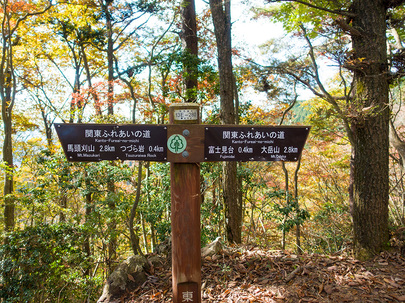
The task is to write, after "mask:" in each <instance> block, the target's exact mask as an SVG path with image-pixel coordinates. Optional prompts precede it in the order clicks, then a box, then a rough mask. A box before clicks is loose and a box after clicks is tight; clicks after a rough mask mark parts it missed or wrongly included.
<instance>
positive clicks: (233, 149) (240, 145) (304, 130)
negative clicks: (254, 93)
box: [204, 126, 309, 161]
mask: <svg viewBox="0 0 405 303" xmlns="http://www.w3.org/2000/svg"><path fill="white" fill-rule="evenodd" d="M308 132H309V128H308V127H252V128H246V127H227V126H224V127H219V126H218V127H206V128H205V147H204V158H205V160H206V161H297V160H298V159H299V157H300V155H301V151H302V149H303V147H304V144H305V141H306V138H307V136H308Z"/></svg>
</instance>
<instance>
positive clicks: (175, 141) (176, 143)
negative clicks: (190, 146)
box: [167, 135, 187, 154]
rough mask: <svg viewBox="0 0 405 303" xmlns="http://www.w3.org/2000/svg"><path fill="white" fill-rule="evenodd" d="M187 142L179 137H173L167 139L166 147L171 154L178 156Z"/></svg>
mask: <svg viewBox="0 0 405 303" xmlns="http://www.w3.org/2000/svg"><path fill="white" fill-rule="evenodd" d="M186 145H187V141H186V139H185V138H184V137H183V136H181V135H173V136H171V137H170V138H169V140H168V142H167V146H168V148H169V150H170V151H171V152H172V153H175V154H179V153H181V152H183V151H184V150H185V149H186Z"/></svg>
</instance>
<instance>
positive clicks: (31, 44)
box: [0, 0, 405, 302]
mask: <svg viewBox="0 0 405 303" xmlns="http://www.w3.org/2000/svg"><path fill="white" fill-rule="evenodd" d="M0 2H1V4H2V7H1V10H0V14H1V17H2V19H1V20H2V31H1V37H0V39H1V41H2V46H1V50H2V56H1V62H0V93H1V101H2V119H3V128H2V132H3V136H2V138H3V141H2V145H3V151H2V156H3V162H2V166H1V168H2V170H3V172H4V178H3V179H2V182H3V188H4V191H3V195H2V200H1V205H2V207H3V208H4V212H3V214H2V215H1V220H0V224H1V229H2V245H1V248H0V259H1V260H0V261H1V269H2V270H1V272H2V276H1V280H0V284H1V286H0V294H1V297H2V298H3V300H4V302H15V301H19V302H23V301H24V302H45V301H52V302H56V301H58V302H73V301H72V298H75V300H74V301H75V302H83V301H88V302H93V301H95V299H96V298H97V297H98V296H99V295H100V291H101V288H102V285H103V283H104V280H105V279H106V277H107V276H108V275H109V273H111V271H112V270H113V269H114V267H115V266H116V265H117V264H118V263H119V262H120V261H122V260H123V259H125V258H126V257H127V256H129V255H132V254H147V253H150V252H152V251H154V250H155V248H156V247H157V246H158V245H159V244H160V243H162V242H165V241H167V239H168V238H169V237H170V179H169V166H168V164H167V163H152V162H150V163H149V162H145V163H140V162H119V161H114V162H100V163H69V162H67V161H66V159H65V157H64V155H63V152H62V150H61V148H60V145H59V143H58V140H57V138H56V137H55V133H54V130H53V127H52V124H53V123H54V122H69V123H149V124H156V123H158V124H164V123H168V107H169V105H170V104H172V103H178V102H183V101H187V100H188V98H189V92H187V91H186V90H185V89H184V85H183V83H184V79H186V78H188V76H189V75H188V73H189V72H190V70H187V69H185V68H184V66H188V67H190V66H194V67H195V68H194V70H193V73H195V74H196V75H197V79H198V81H197V82H198V86H197V89H196V90H195V91H194V92H192V95H193V97H194V98H195V99H196V100H197V102H198V103H199V104H200V105H201V108H202V117H203V123H207V124H208V123H209V124H215V123H217V124H219V123H224V108H223V103H224V101H223V99H222V96H221V85H220V83H221V80H220V77H221V61H217V45H218V46H219V45H220V44H221V41H219V40H218V37H216V35H215V34H216V31H217V30H218V23H217V24H216V23H215V17H214V16H212V15H211V12H214V10H212V8H214V7H213V5H215V4H217V5H221V8H223V12H224V13H225V14H226V13H227V14H228V15H226V16H227V18H230V15H229V14H230V11H229V6H228V5H229V1H223V2H222V1H218V0H216V1H214V0H212V1H209V2H208V1H207V2H204V1H203V2H200V3H199V5H200V6H199V7H198V10H197V12H198V14H197V28H198V49H199V51H198V58H196V57H194V56H191V55H190V54H189V53H188V52H187V51H185V50H184V46H183V44H182V42H184V41H182V40H183V39H182V16H184V15H183V14H182V12H183V8H184V3H183V1H146V0H139V1H132V2H130V1H111V0H99V1H92V0H78V1H68V2H58V3H51V2H47V1H0ZM273 2H274V3H273ZM275 2H280V3H275ZM371 2H373V1H371ZM374 2H378V4H379V6H383V7H384V11H383V12H384V18H383V19H384V20H383V22H384V37H385V38H386V40H381V41H382V42H381V41H380V40H377V42H378V43H379V44H378V46H380V47H381V48H382V49H383V51H384V52H385V55H386V57H385V59H384V60H386V62H385V61H384V62H383V63H381V62H380V61H378V60H377V61H376V59H370V58H369V57H368V56H364V57H363V56H359V55H358V50H357V49H356V47H354V46H356V39H358V37H359V36H362V35H363V34H362V32H359V27H356V26H353V24H354V23H355V22H358V21H357V19H356V18H357V17H358V15H356V14H355V13H353V12H354V11H355V10H356V9H359V8H358V7H356V5H357V6H358V3H359V1H353V2H347V1H338V0H330V1H326V0H319V1H312V2H310V3H305V2H303V1H284V2H283V1H264V2H259V1H258V2H254V3H252V2H251V1H246V3H245V4H244V5H245V9H246V10H249V11H250V12H252V14H253V15H254V16H255V18H258V19H260V20H261V22H262V23H263V22H265V23H269V24H270V23H274V22H279V23H280V24H282V25H283V26H284V31H285V32H284V33H285V37H283V38H277V39H269V40H268V41H267V42H265V43H263V45H261V46H260V49H254V50H252V48H251V47H250V46H249V45H243V44H238V45H234V46H233V48H232V60H233V87H234V93H233V99H232V101H233V106H234V109H233V112H234V114H235V116H236V118H235V123H240V124H260V125H279V124H284V125H292V124H305V125H310V126H311V127H312V129H311V134H310V137H309V140H308V142H307V145H306V147H305V149H304V151H303V155H302V160H301V161H299V162H298V163H278V162H250V163H239V164H237V165H236V166H235V167H236V169H237V171H236V174H237V178H236V183H235V184H236V185H237V186H236V187H234V188H238V190H234V191H235V192H236V193H237V195H238V197H237V198H235V201H236V202H235V203H237V204H238V205H237V208H238V207H239V208H238V209H240V218H235V217H237V216H238V215H234V214H233V213H232V212H230V211H229V205H227V203H229V201H228V202H227V201H225V202H224V199H223V197H224V196H226V186H227V185H226V184H225V181H224V180H225V179H227V178H226V177H227V174H228V171H227V169H226V168H225V167H223V166H222V164H218V163H202V164H201V173H202V184H201V194H202V204H201V230H202V234H201V236H202V239H201V240H202V245H204V244H206V243H208V242H210V241H212V240H214V239H216V238H217V237H221V238H222V239H224V241H229V242H231V243H244V244H250V245H255V246H260V247H263V248H271V249H288V250H297V251H298V252H306V253H324V254H332V253H338V252H339V253H348V254H351V253H352V251H353V249H355V247H356V245H355V244H356V243H357V242H360V246H361V245H362V243H363V242H362V239H359V233H358V232H357V233H356V229H357V230H371V229H372V228H371V227H370V226H369V225H364V224H363V223H361V224H359V223H358V222H362V221H361V220H359V219H356V218H357V217H356V209H357V210H358V209H361V207H363V206H362V205H361V204H359V203H357V202H356V197H354V198H353V191H352V190H351V186H352V184H353V183H352V181H353V180H352V178H357V179H359V177H358V176H357V175H356V174H354V173H353V166H351V163H352V164H353V163H355V164H356V163H357V165H360V164H359V163H358V162H356V161H355V160H356V159H359V158H360V157H354V156H353V149H355V150H357V151H358V150H361V147H362V146H363V147H364V145H361V144H358V143H356V142H357V141H356V140H355V139H354V138H353V137H352V136H353V134H354V133H355V132H354V130H353V129H354V128H357V129H359V128H361V129H366V126H365V125H367V123H368V121H370V120H373V119H374V118H375V117H380V116H383V114H381V113H383V112H384V113H387V114H388V115H387V117H388V119H389V124H390V136H389V138H390V144H391V145H388V144H386V146H382V147H381V149H382V150H384V148H386V150H387V153H386V155H385V156H386V161H387V182H388V183H387V188H386V189H383V190H381V192H385V190H386V192H387V199H386V201H385V202H386V204H385V206H386V212H387V226H386V227H387V232H386V231H385V229H384V228H385V227H383V228H382V230H383V233H386V236H387V237H386V238H384V237H385V235H384V237H382V238H383V240H382V242H384V243H383V244H384V249H386V248H388V247H389V246H390V244H392V243H390V242H389V238H388V235H389V234H391V235H394V234H396V233H398V232H403V230H404V226H405V194H404V178H403V176H404V155H405V147H404V146H405V143H404V141H403V140H402V139H401V138H403V133H404V131H405V129H404V121H405V120H404V111H403V105H402V103H403V100H404V97H403V94H402V93H403V87H402V82H403V78H404V68H405V60H404V59H405V51H404V46H403V42H402V41H403V38H404V37H405V31H404V30H405V29H404V22H403V20H404V4H403V2H404V1H374ZM376 7H377V6H376ZM368 13H369V12H368ZM370 15H371V14H370ZM380 15H381V14H380ZM224 20H228V19H224ZM229 20H230V19H229ZM373 22H374V23H375V24H376V23H377V21H376V19H375V20H372V22H371V23H373ZM228 25H230V24H228ZM230 28H231V27H230V26H229V29H230ZM276 28H277V27H276ZM363 30H364V28H363ZM255 31H257V32H259V33H260V35H262V36H264V37H266V35H267V34H268V33H266V31H265V30H264V29H263V28H260V29H255ZM356 31H357V32H356ZM269 36H270V35H269ZM353 40H354V41H353ZM370 41H371V40H370ZM377 42H373V43H377ZM370 43H371V42H370ZM370 45H372V46H373V47H374V44H372V43H371V44H370ZM370 45H369V48H373V47H370ZM375 65H378V68H379V70H380V71H381V70H384V73H382V72H380V73H379V74H378V75H377V76H378V77H379V78H381V77H382V78H383V81H382V82H383V83H386V85H387V92H389V94H387V100H389V102H385V101H384V102H385V103H384V104H383V107H378V106H379V105H378V104H376V103H374V102H373V100H372V98H371V97H370V95H371V93H369V94H368V95H367V96H366V97H365V98H364V99H367V100H369V99H370V100H371V102H369V103H367V101H364V103H361V104H360V103H359V102H357V101H359V99H358V98H357V99H356V98H355V97H354V96H358V95H360V94H361V93H362V92H363V91H366V90H367V89H366V88H365V87H366V85H363V84H362V83H361V75H366V76H368V75H369V73H371V72H372V69H373V67H374V66H375ZM185 70H187V72H185ZM381 75H382V76H381ZM377 76H374V77H366V78H373V79H374V78H375V79H376V78H378V77H377ZM373 85H374V86H377V85H376V83H374V84H373ZM379 89H380V88H379ZM308 91H309V92H311V94H308V93H307V92H308ZM380 93H381V94H382V95H384V93H383V88H381V89H380ZM309 96H310V97H309ZM259 99H260V102H258V100H259ZM362 102H363V101H362ZM380 114H381V115H380ZM376 125H377V124H374V126H373V127H376ZM378 125H379V124H378ZM359 126H360V127H359ZM386 126H387V128H386V129H385V130H383V131H381V133H384V132H385V131H386V135H387V136H386V137H387V140H388V120H387V123H386ZM377 130H378V129H377ZM367 136H368V137H369V138H370V136H372V134H370V133H368V134H366V135H365V137H367ZM374 136H376V135H374ZM376 137H377V136H376ZM387 143H388V141H387ZM353 147H354V148H353ZM375 151H377V150H375ZM388 152H389V153H388ZM383 156H384V155H383ZM371 163H372V165H370V163H368V164H369V167H367V166H366V168H364V167H363V170H369V171H373V170H374V171H377V172H378V171H380V173H379V175H381V176H382V177H384V172H385V168H384V164H383V163H380V162H371ZM356 167H359V166H356ZM388 169H389V170H388ZM354 171H356V170H354ZM358 171H359V170H357V172H358ZM356 176H357V177H356ZM360 179H362V180H363V181H364V182H365V186H366V188H367V187H368V188H369V190H370V192H372V191H373V189H374V188H376V189H377V190H379V187H378V186H377V185H376V182H375V180H374V179H373V180H374V181H373V180H371V179H368V178H365V177H364V176H363V178H360ZM367 182H368V183H367ZM354 184H355V188H356V186H358V184H357V185H356V182H354ZM224 191H225V194H224ZM356 193H357V191H356V190H354V196H356ZM360 199H361V197H360ZM353 201H355V203H354V204H353ZM385 202H384V203H385ZM356 203H357V204H356ZM359 206H361V207H359ZM366 208H369V209H373V208H374V204H369V205H368V206H367V205H366ZM353 209H354V210H355V211H353ZM376 211H378V213H376V216H377V215H379V213H382V214H383V215H382V217H384V207H382V209H381V211H380V209H377V210H376ZM363 212H367V211H364V210H363ZM375 218H377V217H375ZM232 220H236V221H238V220H239V221H240V224H239V225H240V230H238V228H236V233H232V232H230V230H232V229H233V226H230V225H229V222H230V221H232ZM366 221H367V220H366ZM376 221H378V220H377V219H376ZM383 221H384V220H383ZM356 222H357V226H356ZM353 223H354V224H353ZM378 223H379V222H373V221H371V222H370V225H376V226H377V225H379V224H378ZM362 224H363V225H362ZM353 235H357V238H356V237H354V236H353ZM363 236H364V235H363ZM364 237H366V236H364ZM360 238H361V237H360ZM392 239H395V238H394V237H392ZM379 246H381V245H380V244H379ZM366 248H367V245H366ZM379 249H382V247H378V249H377V250H379ZM354 252H355V253H356V250H354ZM376 252H377V251H376V249H374V247H373V249H371V251H369V253H370V255H372V254H373V253H376ZM357 255H358V256H362V255H361V254H359V253H358V254H357Z"/></svg>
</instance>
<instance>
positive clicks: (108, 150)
mask: <svg viewBox="0 0 405 303" xmlns="http://www.w3.org/2000/svg"><path fill="white" fill-rule="evenodd" d="M55 129H56V132H57V134H58V137H59V140H60V142H61V143H62V147H63V150H64V152H65V155H66V157H67V159H68V161H72V162H79V161H80V162H98V161H101V160H143V161H166V160H167V145H166V138H167V127H166V126H163V125H145V124H142V125H133V124H130V125H120V124H65V123H63V124H62V123H55Z"/></svg>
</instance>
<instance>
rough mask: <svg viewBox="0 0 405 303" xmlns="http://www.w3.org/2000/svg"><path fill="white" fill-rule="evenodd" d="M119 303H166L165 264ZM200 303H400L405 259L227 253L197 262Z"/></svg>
mask: <svg viewBox="0 0 405 303" xmlns="http://www.w3.org/2000/svg"><path fill="white" fill-rule="evenodd" d="M160 260H161V261H160V262H154V266H152V269H151V271H150V273H149V275H148V280H147V281H146V282H145V283H144V284H143V285H142V286H141V287H139V288H137V289H136V290H135V291H132V292H127V293H126V294H125V295H123V296H122V298H121V300H120V302H128V303H129V302H137V303H141V302H171V298H172V292H171V272H170V260H167V259H160ZM202 302H218V303H219V302H232V303H236V302H277V303H280V302H339V303H341V302H359V303H360V302H361V303H366V302H370V303H375V302H405V256H403V255H401V254H399V253H382V254H381V255H380V256H378V257H376V258H375V259H374V260H372V261H368V262H360V261H358V260H355V259H353V258H351V257H347V256H339V255H336V256H326V255H309V254H306V255H305V254H304V255H300V256H298V255H294V254H291V253H288V252H284V251H271V250H262V249H257V248H246V247H233V248H227V249H224V250H221V251H220V252H219V253H218V254H216V255H214V256H211V257H206V258H204V259H203V260H202Z"/></svg>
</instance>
